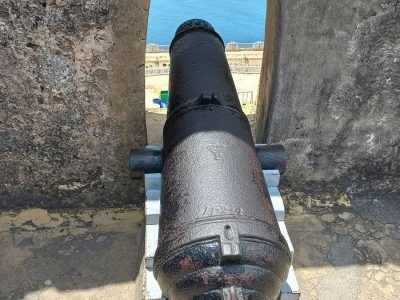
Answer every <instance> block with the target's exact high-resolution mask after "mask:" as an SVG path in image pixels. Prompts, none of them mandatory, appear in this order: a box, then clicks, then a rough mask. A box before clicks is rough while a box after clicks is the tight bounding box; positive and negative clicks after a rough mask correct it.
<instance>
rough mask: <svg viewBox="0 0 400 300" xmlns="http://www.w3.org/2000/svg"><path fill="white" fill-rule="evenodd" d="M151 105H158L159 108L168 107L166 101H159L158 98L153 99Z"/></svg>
mask: <svg viewBox="0 0 400 300" xmlns="http://www.w3.org/2000/svg"><path fill="white" fill-rule="evenodd" d="M153 103H154V104H158V105H160V108H167V107H168V100H160V99H158V98H155V99H153Z"/></svg>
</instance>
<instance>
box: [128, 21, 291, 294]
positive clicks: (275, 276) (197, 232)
mask: <svg viewBox="0 0 400 300" xmlns="http://www.w3.org/2000/svg"><path fill="white" fill-rule="evenodd" d="M170 56H171V71H170V86H169V92H170V95H169V106H168V115H167V121H166V124H165V127H164V133H163V139H164V148H163V149H162V150H161V149H158V150H157V149H156V150H154V149H149V150H148V152H147V154H146V155H147V156H146V155H145V157H147V159H149V160H150V161H152V163H149V169H152V170H156V171H161V170H162V191H161V214H160V230H159V241H158V248H157V251H156V255H155V260H154V274H155V277H156V279H157V281H158V283H159V285H160V287H161V289H162V291H163V293H164V294H165V295H166V296H167V298H168V299H169V300H175V299H178V300H180V299H273V300H276V299H277V298H278V296H279V291H280V289H281V287H282V285H283V284H284V282H285V280H286V277H287V274H288V270H289V265H290V252H289V249H288V245H287V243H286V241H285V239H284V237H283V236H282V234H281V233H280V231H279V227H278V223H277V220H276V217H275V214H274V210H273V207H272V204H271V200H270V197H269V194H268V189H267V186H266V184H265V180H264V177H263V172H262V168H261V164H260V159H261V161H262V162H263V165H264V166H270V167H276V168H282V167H283V168H284V165H285V162H286V155H285V154H284V151H283V150H282V147H281V146H272V148H271V147H269V148H268V146H266V147H263V146H258V150H257V149H256V146H255V144H254V141H253V139H252V135H251V131H250V125H249V122H248V120H247V118H246V116H245V115H244V113H243V111H242V109H241V105H240V102H239V98H238V95H237V92H236V89H235V85H234V82H233V79H232V75H231V72H230V69H229V65H228V62H227V59H226V56H225V47H224V43H223V41H222V39H221V37H220V36H219V35H218V34H217V33H216V32H215V30H214V28H213V27H212V26H211V25H210V24H209V23H207V22H206V21H203V20H190V21H187V22H185V23H183V24H182V25H181V26H180V27H179V28H178V30H177V32H176V35H175V38H174V39H173V41H172V44H171V47H170ZM282 151H283V154H282ZM133 160H134V159H133ZM134 163H135V162H133V164H134ZM144 169H145V168H144V167H143V164H142V170H144Z"/></svg>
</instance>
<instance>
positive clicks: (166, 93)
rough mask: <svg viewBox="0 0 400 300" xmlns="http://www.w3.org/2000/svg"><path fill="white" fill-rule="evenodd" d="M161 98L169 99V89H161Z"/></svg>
mask: <svg viewBox="0 0 400 300" xmlns="http://www.w3.org/2000/svg"><path fill="white" fill-rule="evenodd" d="M160 99H161V100H168V91H161V92H160Z"/></svg>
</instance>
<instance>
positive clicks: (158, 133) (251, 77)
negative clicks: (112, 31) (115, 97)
mask: <svg viewBox="0 0 400 300" xmlns="http://www.w3.org/2000/svg"><path fill="white" fill-rule="evenodd" d="M259 78H260V75H259V74H233V80H234V82H235V86H236V89H237V91H238V92H241V91H242V92H248V91H252V92H253V101H254V102H253V104H251V103H250V101H249V102H248V103H247V104H245V105H243V106H242V108H243V111H244V113H245V114H246V116H247V118H248V119H249V122H250V125H251V126H252V133H253V137H254V136H255V131H254V130H255V126H253V125H254V124H255V121H256V105H255V101H256V99H257V95H258V83H259ZM168 79H169V77H168V75H160V76H148V77H146V125H147V141H148V144H149V145H155V146H162V130H163V127H164V123H165V118H166V113H167V110H166V109H160V108H159V105H156V104H154V103H153V99H154V98H158V92H159V90H160V89H162V90H168V82H169V80H168Z"/></svg>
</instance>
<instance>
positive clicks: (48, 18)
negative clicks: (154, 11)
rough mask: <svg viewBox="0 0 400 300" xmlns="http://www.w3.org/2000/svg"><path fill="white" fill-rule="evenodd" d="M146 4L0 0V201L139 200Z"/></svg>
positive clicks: (5, 204) (141, 0) (2, 204)
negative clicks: (132, 165) (136, 178)
mask: <svg viewBox="0 0 400 300" xmlns="http://www.w3.org/2000/svg"><path fill="white" fill-rule="evenodd" d="M148 5H149V3H148V0H134V1H130V0H114V1H111V0H90V1H89V0H57V1H54V0H49V1H46V0H34V1H28V0H4V1H0V170H1V172H0V209H2V208H12V207H27V206H28V207H77V206H112V205H117V204H137V203H140V201H142V198H143V197H142V195H143V192H142V189H141V182H132V181H131V179H130V177H129V171H128V155H129V149H130V148H131V147H141V146H143V145H144V144H145V141H146V130H145V120H144V50H145V36H146V29H147V15H148Z"/></svg>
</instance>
